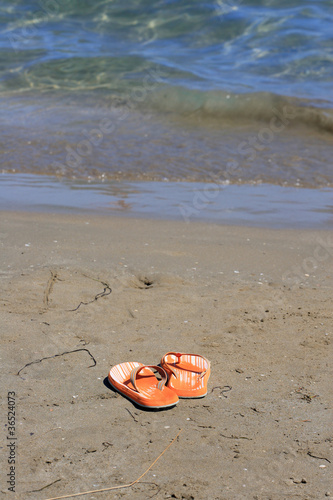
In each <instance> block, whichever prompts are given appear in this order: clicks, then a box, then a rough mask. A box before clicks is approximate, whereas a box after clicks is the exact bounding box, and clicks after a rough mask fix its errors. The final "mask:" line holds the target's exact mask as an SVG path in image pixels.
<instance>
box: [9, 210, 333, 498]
mask: <svg viewBox="0 0 333 500" xmlns="http://www.w3.org/2000/svg"><path fill="white" fill-rule="evenodd" d="M0 244H1V294H0V298H1V312H0V318H1V325H2V327H1V366H2V370H1V371H2V379H1V396H2V403H3V405H2V410H3V411H2V419H3V424H2V427H3V429H4V431H3V434H2V442H1V447H2V450H1V452H2V453H1V459H2V467H1V490H2V493H1V494H0V495H1V498H20V499H37V500H39V499H41V500H42V499H46V498H50V497H56V496H61V495H65V494H70V493H78V492H83V491H86V490H94V489H99V488H106V487H111V486H116V485H121V484H126V483H129V482H131V481H133V480H135V479H136V478H137V477H138V476H140V474H142V473H143V472H144V471H145V470H146V469H147V468H148V467H149V465H150V464H151V463H152V462H153V461H154V459H155V458H156V457H157V456H158V455H159V454H160V453H161V452H162V451H163V450H164V448H165V447H166V446H167V445H168V444H169V443H170V441H171V440H172V439H173V438H174V436H175V435H176V434H177V433H178V431H179V429H183V430H182V432H181V434H180V436H179V438H178V439H177V440H176V441H175V442H174V443H173V444H172V446H171V447H170V448H169V449H168V450H167V452H166V453H165V454H164V455H163V456H162V457H161V458H160V460H159V461H158V462H157V463H156V464H155V465H154V467H153V468H152V469H151V470H150V471H149V472H148V474H147V475H146V476H145V477H144V478H143V479H142V482H140V483H138V484H136V485H134V486H133V487H131V488H127V489H120V490H118V491H113V492H105V493H95V494H88V495H86V496H84V497H82V498H89V499H93V498H95V499H98V500H102V499H109V498H124V499H127V498H128V499H147V498H156V499H165V498H183V499H195V500H198V499H199V500H200V499H219V500H220V499H256V500H268V499H270V500H281V499H288V500H289V499H291V500H292V499H295V500H296V499H297V500H299V499H302V500H303V499H304V500H308V499H327V498H333V487H332V483H331V482H330V477H331V476H330V474H331V469H332V458H331V455H330V448H331V446H332V437H331V423H332V410H331V403H332V398H331V395H332V394H331V392H330V390H331V380H332V365H331V364H330V354H331V347H330V338H331V335H332V302H331V299H332V277H331V271H332V260H333V239H332V236H331V235H329V234H328V233H327V232H321V231H281V230H268V229H267V230H265V229H253V228H242V227H237V228H234V227H221V226H217V225H213V224H194V223H190V224H186V223H183V222H168V221H149V220H131V219H125V218H110V217H105V218H103V217H100V218H97V217H96V218H94V217H91V216H77V217H72V216H69V215H59V214H58V215H51V214H50V215H45V214H19V213H18V214H15V213H9V212H3V213H2V214H1V233H0ZM169 350H177V351H182V352H197V353H200V354H203V355H204V356H206V357H207V358H208V359H210V361H211V363H212V374H211V378H210V381H209V388H208V389H209V390H208V395H207V396H206V397H205V398H204V399H200V400H180V402H179V404H178V406H176V407H174V408H172V409H170V410H167V411H159V412H148V411H141V410H139V409H137V408H136V407H134V406H133V404H132V403H130V402H129V401H128V400H126V399H124V398H123V397H122V396H120V395H119V394H116V393H115V392H113V391H112V390H111V389H110V388H109V387H108V386H107V384H106V383H105V377H106V376H107V374H108V371H109V369H110V367H111V366H112V365H114V364H117V363H120V362H123V361H131V360H132V361H140V362H143V363H147V364H156V363H158V362H159V360H160V358H161V356H162V355H163V354H164V353H165V352H167V351H169ZM69 351H74V352H70V353H69V354H63V353H64V352H69ZM94 360H95V361H94ZM95 362H96V364H95V365H94V363H95ZM25 365H26V366H25ZM93 365H94V366H93ZM19 371H20V372H19ZM18 372H19V375H18ZM9 391H14V392H15V403H16V429H15V432H16V434H15V436H16V437H17V441H16V443H17V447H16V453H17V454H16V464H15V467H16V468H15V481H16V493H15V494H14V493H12V492H9V491H8V490H7V487H8V484H6V480H7V478H6V474H7V473H8V472H9V464H8V461H7V460H8V453H9V448H8V447H6V444H7V435H8V428H6V427H5V424H6V421H7V393H8V392H9ZM79 498H81V497H79Z"/></svg>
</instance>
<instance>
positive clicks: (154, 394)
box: [108, 361, 179, 408]
mask: <svg viewBox="0 0 333 500" xmlns="http://www.w3.org/2000/svg"><path fill="white" fill-rule="evenodd" d="M153 370H156V371H158V372H159V374H160V375H161V377H162V379H161V380H158V379H157V378H156V376H155V374H154V372H153ZM108 379H109V382H110V384H111V385H112V387H114V389H116V390H117V391H118V392H120V394H121V395H122V396H125V397H126V398H128V399H130V400H131V401H133V402H134V403H136V404H137V405H139V406H143V407H145V408H168V407H169V406H174V405H176V404H177V403H178V401H179V399H178V396H177V394H176V393H175V392H174V391H172V390H171V389H169V387H166V385H165V384H166V381H167V379H168V377H167V374H166V373H165V371H164V369H163V368H161V367H160V366H154V365H143V364H142V363H137V362H136V361H129V362H127V363H121V364H120V365H116V366H113V367H112V368H111V370H110V372H109V376H108Z"/></svg>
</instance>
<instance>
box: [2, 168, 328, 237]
mask: <svg viewBox="0 0 333 500" xmlns="http://www.w3.org/2000/svg"><path fill="white" fill-rule="evenodd" d="M332 197H333V188H321V189H319V188H316V189H309V188H304V187H302V188H296V187H289V186H279V185H274V184H230V183H225V184H218V183H213V182H211V183H204V182H201V183H199V182H170V181H167V182H149V181H146V182H143V181H141V182H138V181H130V180H129V181H111V180H91V181H90V182H87V181H81V180H75V179H62V178H57V177H52V176H46V175H44V176H42V175H31V174H2V175H1V176H0V210H13V211H16V210H21V211H27V212H41V213H43V212H45V213H59V214H66V213H68V214H72V215H78V214H80V213H81V214H86V215H92V216H98V215H107V216H111V217H113V216H120V217H130V218H133V217H137V218H140V219H145V218H147V219H155V220H158V219H159V220H175V221H176V220H179V221H184V222H186V223H192V222H207V223H215V224H216V223H217V224H221V225H239V226H249V227H271V228H280V229H283V228H291V229H306V228H308V229H332V227H333V209H332V203H331V201H332Z"/></svg>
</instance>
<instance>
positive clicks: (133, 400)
mask: <svg viewBox="0 0 333 500" xmlns="http://www.w3.org/2000/svg"><path fill="white" fill-rule="evenodd" d="M108 382H109V384H110V385H111V387H112V388H113V389H114V390H115V391H116V392H118V394H120V395H121V396H123V397H124V398H126V399H128V400H129V401H131V402H132V403H134V404H136V405H137V406H140V407H141V408H148V409H152V410H158V409H162V408H171V407H172V406H176V404H178V403H179V401H176V402H175V403H171V404H169V405H163V406H150V405H143V404H141V403H138V401H136V400H135V399H133V398H131V397H130V396H128V395H127V394H125V393H124V392H122V391H121V390H120V389H118V387H116V386H115V385H113V383H112V382H111V381H110V379H109V378H108Z"/></svg>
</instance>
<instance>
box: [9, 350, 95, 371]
mask: <svg viewBox="0 0 333 500" xmlns="http://www.w3.org/2000/svg"><path fill="white" fill-rule="evenodd" d="M79 351H86V352H87V353H88V354H89V356H90V357H91V359H92V360H93V362H94V364H93V365H90V366H88V368H92V367H93V366H96V365H97V361H96V359H95V358H94V356H93V355H92V354H91V352H90V351H89V350H88V349H84V348H81V349H73V351H65V352H62V353H60V354H54V355H53V356H46V357H45V358H41V359H36V360H35V361H31V362H30V363H27V364H26V365H24V366H23V367H22V368H20V370H19V371H18V372H17V374H16V375H20V373H21V371H22V370H24V368H26V367H27V366H30V365H34V364H35V363H41V362H42V361H44V359H52V358H57V357H58V356H64V355H65V354H71V353H73V352H79Z"/></svg>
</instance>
